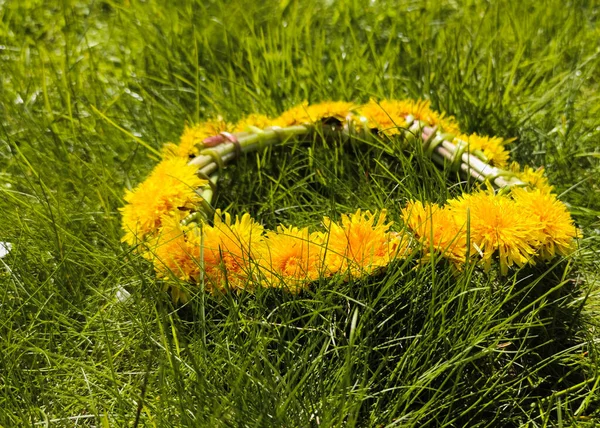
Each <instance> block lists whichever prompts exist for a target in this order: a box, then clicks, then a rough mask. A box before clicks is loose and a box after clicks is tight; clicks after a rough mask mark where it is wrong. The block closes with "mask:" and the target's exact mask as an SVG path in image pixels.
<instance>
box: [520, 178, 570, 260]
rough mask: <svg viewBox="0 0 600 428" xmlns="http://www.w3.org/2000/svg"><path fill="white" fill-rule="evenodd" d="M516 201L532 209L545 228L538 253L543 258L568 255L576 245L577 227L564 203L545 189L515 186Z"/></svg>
mask: <svg viewBox="0 0 600 428" xmlns="http://www.w3.org/2000/svg"><path fill="white" fill-rule="evenodd" d="M511 193H512V195H513V197H514V199H515V201H516V205H517V207H518V208H519V209H521V210H522V211H527V212H530V213H532V214H533V215H534V216H535V217H536V219H537V220H538V222H539V223H540V225H541V228H542V238H541V242H540V248H539V254H540V257H541V258H542V259H543V260H551V259H552V258H554V256H555V255H562V256H566V255H568V254H569V253H571V252H572V251H573V249H574V244H575V238H576V237H577V229H576V228H575V224H574V223H573V219H572V218H571V215H570V214H569V211H568V210H567V207H566V206H565V204H563V203H562V202H561V201H559V200H558V199H557V197H556V195H554V194H552V193H549V192H546V191H545V190H541V189H536V190H531V191H527V190H525V189H518V188H515V189H512V192H511Z"/></svg>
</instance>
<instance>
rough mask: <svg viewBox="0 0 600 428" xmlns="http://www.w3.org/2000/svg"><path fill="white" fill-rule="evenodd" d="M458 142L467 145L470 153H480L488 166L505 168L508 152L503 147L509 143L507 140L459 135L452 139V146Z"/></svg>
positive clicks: (475, 135)
mask: <svg viewBox="0 0 600 428" xmlns="http://www.w3.org/2000/svg"><path fill="white" fill-rule="evenodd" d="M459 141H460V142H463V143H466V144H468V150H469V151H470V152H474V151H476V150H479V151H481V152H482V153H483V155H484V156H485V157H486V159H487V161H488V162H489V163H490V165H493V166H497V167H499V168H504V167H506V164H507V162H508V158H509V152H508V150H506V148H505V145H506V144H507V143H509V142H510V141H509V140H504V139H502V138H500V137H486V136H482V135H477V134H470V135H465V134H460V135H458V136H457V137H456V138H455V139H454V144H457V143H458V142H459Z"/></svg>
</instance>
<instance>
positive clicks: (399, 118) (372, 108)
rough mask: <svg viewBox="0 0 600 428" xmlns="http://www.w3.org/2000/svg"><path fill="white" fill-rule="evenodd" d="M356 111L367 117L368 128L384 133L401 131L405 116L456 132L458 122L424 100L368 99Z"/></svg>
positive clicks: (404, 124) (444, 130) (403, 126)
mask: <svg viewBox="0 0 600 428" xmlns="http://www.w3.org/2000/svg"><path fill="white" fill-rule="evenodd" d="M358 113H359V114H360V115H361V116H363V117H365V118H366V119H367V126H368V127H369V128H370V129H378V130H379V132H381V133H384V134H386V135H395V134H399V133H401V130H402V128H405V127H406V126H407V125H406V117H407V116H409V115H410V116H412V117H413V118H414V119H416V120H419V121H422V122H425V123H426V124H428V125H429V126H437V127H438V128H439V129H440V131H443V132H449V133H451V134H456V133H458V132H459V128H458V124H457V123H456V119H455V118H454V117H453V116H445V115H444V114H443V113H438V112H436V111H434V110H432V109H431V107H430V102H429V101H426V100H416V101H415V100H383V101H381V102H377V101H375V100H370V101H369V102H368V103H367V104H365V105H363V106H361V107H360V108H359V109H358Z"/></svg>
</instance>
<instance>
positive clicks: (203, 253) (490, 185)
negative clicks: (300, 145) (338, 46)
mask: <svg viewBox="0 0 600 428" xmlns="http://www.w3.org/2000/svg"><path fill="white" fill-rule="evenodd" d="M315 132H319V133H323V134H324V135H326V134H327V133H337V134H340V135H344V136H347V137H348V138H352V137H361V138H369V137H370V136H379V137H385V138H386V139H387V141H390V140H391V139H398V140H401V141H411V140H412V141H415V140H416V141H418V142H419V143H421V144H422V145H423V153H426V154H427V155H429V156H431V157H432V159H433V160H434V161H435V162H436V163H438V164H440V165H441V166H442V167H445V168H450V169H452V170H455V171H457V172H459V173H461V174H462V175H464V176H466V177H467V178H470V179H472V180H475V181H478V182H480V183H483V184H485V186H484V185H482V186H480V188H479V190H477V191H476V192H474V193H469V194H463V195H462V196H460V197H457V198H455V199H451V200H448V201H447V202H446V204H445V205H443V206H442V205H438V204H434V203H429V202H426V201H425V202H424V201H416V200H415V201H409V202H408V203H407V204H406V205H404V206H399V207H398V210H399V212H400V213H401V218H402V220H403V224H393V223H392V222H388V221H387V220H386V211H385V210H382V211H379V212H373V213H372V212H370V211H362V210H360V209H359V210H357V211H356V212H354V213H348V214H343V215H341V217H340V218H339V219H337V220H336V219H331V218H328V217H325V218H324V219H323V221H322V224H321V225H320V227H319V228H318V229H317V230H311V229H309V228H307V227H305V228H298V227H296V226H294V225H280V226H278V227H277V229H276V230H266V229H265V228H264V227H263V226H262V225H261V224H260V222H259V221H257V219H255V218H253V217H252V216H251V214H250V213H246V214H243V215H242V216H241V217H235V219H234V218H232V216H231V215H230V214H229V213H227V212H223V211H221V210H220V209H216V210H214V209H213V207H212V206H211V200H212V196H213V194H214V191H215V190H216V181H217V174H218V172H219V171H220V170H221V169H222V168H224V167H226V165H227V164H228V163H230V162H232V161H233V160H235V159H236V158H237V157H239V156H241V155H242V154H243V153H248V152H252V151H257V150H264V149H265V148H267V147H269V146H274V145H279V144H285V143H287V142H290V141H294V140H297V139H299V138H304V137H307V136H310V135H312V134H314V133H315ZM510 142H511V140H505V139H503V138H500V137H486V136H481V135H478V134H468V135H467V134H464V133H462V132H461V128H460V126H459V124H458V123H457V121H456V120H455V118H454V117H452V116H447V115H445V114H442V113H438V112H436V111H434V110H432V109H431V108H430V105H429V103H428V102H426V101H414V100H383V101H375V100H371V101H370V102H368V103H367V104H364V105H355V104H353V103H348V102H341V101H335V102H324V103H320V104H314V105H309V104H308V103H303V104H301V105H299V106H296V107H294V108H292V109H290V110H288V111H286V112H284V113H283V114H282V115H281V116H279V117H277V118H269V117H267V116H264V115H260V114H252V115H250V116H247V117H246V118H244V119H243V120H241V121H240V122H238V123H236V124H232V123H229V122H227V121H225V120H223V119H222V118H215V119H211V120H208V121H205V122H203V123H199V124H196V125H194V126H189V127H186V128H185V130H184V132H183V135H182V136H181V140H180V142H179V144H177V145H176V144H172V143H169V144H166V145H165V146H164V147H163V149H162V152H161V158H162V160H161V161H160V162H159V163H158V164H157V165H156V167H155V168H154V170H153V171H152V172H151V173H150V175H149V176H148V178H147V179H146V180H145V181H144V182H142V183H140V184H139V185H138V186H137V187H135V188H134V189H133V190H127V191H126V193H125V197H124V200H125V202H126V204H125V206H124V207H123V208H121V213H122V227H123V231H124V236H123V242H126V243H127V244H129V245H132V246H135V248H136V251H139V252H140V253H141V254H142V255H143V257H145V258H147V259H148V260H150V261H151V262H152V264H153V266H154V270H155V272H156V275H157V277H158V278H160V279H162V280H164V281H163V283H164V284H165V288H166V289H168V290H169V291H170V292H171V295H172V297H173V299H174V300H175V301H176V302H177V301H182V302H185V301H187V300H188V299H189V298H190V296H191V295H192V294H193V293H195V292H202V291H207V292H211V293H220V292H228V291H235V290H249V291H252V290H254V289H256V288H257V287H271V288H281V289H284V290H286V291H289V292H292V293H298V292H300V291H301V290H303V289H305V288H307V287H309V286H310V284H311V283H314V282H315V280H317V279H318V278H321V277H329V276H333V275H342V276H345V277H360V276H362V275H369V274H371V273H373V272H374V271H376V270H378V269H380V268H384V267H385V266H387V265H388V264H389V263H390V262H391V261H393V260H395V259H399V258H400V259H401V258H405V257H408V256H409V255H411V254H414V253H415V252H418V253H419V254H420V260H422V261H430V260H432V257H436V259H437V257H439V256H441V257H443V258H445V259H447V260H448V261H449V262H450V263H451V264H452V265H453V266H454V267H455V268H456V269H458V270H460V269H461V268H462V267H463V266H464V265H465V264H466V263H469V262H473V263H477V264H479V265H480V266H481V268H482V269H483V270H484V271H486V272H487V271H489V270H490V269H492V268H493V266H497V267H499V270H500V273H501V274H502V275H506V274H507V272H508V269H509V268H511V267H513V266H518V267H522V266H524V265H526V264H535V263H536V262H546V261H549V260H551V259H553V258H554V257H556V256H565V255H568V254H569V253H570V252H572V251H573V249H574V246H575V239H576V237H577V229H576V228H575V225H574V223H573V220H572V219H571V216H570V214H569V212H568V210H567V208H566V206H565V205H564V204H563V203H562V202H561V201H560V200H558V198H557V196H556V194H554V193H553V191H552V187H551V186H550V185H549V183H548V181H547V179H546V178H545V176H544V172H543V169H541V168H540V169H537V170H534V169H532V168H530V167H521V166H520V165H518V164H517V163H516V162H512V163H509V152H508V150H507V148H506V146H507V144H509V143H510ZM182 283H183V284H187V286H185V287H182V285H181V284H182Z"/></svg>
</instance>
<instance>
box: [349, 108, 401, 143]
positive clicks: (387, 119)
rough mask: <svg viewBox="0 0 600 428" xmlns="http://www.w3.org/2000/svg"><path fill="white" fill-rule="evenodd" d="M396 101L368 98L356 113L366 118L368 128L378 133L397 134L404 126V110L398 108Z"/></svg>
mask: <svg viewBox="0 0 600 428" xmlns="http://www.w3.org/2000/svg"><path fill="white" fill-rule="evenodd" d="M398 103H399V102H398V101H386V100H383V101H381V102H377V101H375V100H370V101H369V102H368V103H367V104H364V105H362V106H360V107H359V108H358V110H357V113H358V114H359V115H360V116H362V117H364V118H365V119H366V120H367V127H368V128H369V129H377V130H378V132H379V133H380V134H384V135H390V136H391V135H398V134H400V133H402V131H403V128H406V126H407V124H406V115H407V114H408V113H406V111H405V110H404V109H402V108H399V105H398Z"/></svg>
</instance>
